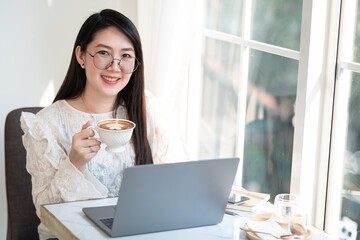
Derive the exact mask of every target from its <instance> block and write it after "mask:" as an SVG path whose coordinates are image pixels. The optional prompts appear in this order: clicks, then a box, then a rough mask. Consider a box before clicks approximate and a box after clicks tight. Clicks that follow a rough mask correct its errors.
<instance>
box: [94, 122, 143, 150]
mask: <svg viewBox="0 0 360 240" xmlns="http://www.w3.org/2000/svg"><path fill="white" fill-rule="evenodd" d="M135 127H136V124H135V123H133V122H132V121H130V120H127V119H105V120H101V121H98V122H97V123H96V124H95V126H91V127H90V128H91V129H93V130H94V131H95V132H97V133H98V135H99V137H100V138H99V139H98V140H99V141H101V142H102V143H105V144H106V148H105V150H106V151H108V152H122V151H124V149H125V148H124V145H125V144H127V143H128V142H129V141H130V139H131V136H132V133H133V130H134V128H135Z"/></svg>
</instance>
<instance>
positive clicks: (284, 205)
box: [274, 194, 299, 232]
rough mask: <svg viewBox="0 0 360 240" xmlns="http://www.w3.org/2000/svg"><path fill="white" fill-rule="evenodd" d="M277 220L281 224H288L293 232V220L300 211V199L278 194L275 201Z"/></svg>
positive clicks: (289, 229) (290, 195)
mask: <svg viewBox="0 0 360 240" xmlns="http://www.w3.org/2000/svg"><path fill="white" fill-rule="evenodd" d="M274 205H275V212H276V217H277V220H278V222H279V223H280V224H286V225H287V229H288V231H289V232H291V219H292V218H293V216H294V214H295V212H296V211H297V210H298V207H299V202H298V198H297V197H296V196H295V195H292V194H278V195H276V197H275V201H274Z"/></svg>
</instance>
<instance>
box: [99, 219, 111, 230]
mask: <svg viewBox="0 0 360 240" xmlns="http://www.w3.org/2000/svg"><path fill="white" fill-rule="evenodd" d="M100 221H101V222H102V223H103V224H105V226H107V227H108V228H110V229H112V225H113V222H114V218H102V219H100Z"/></svg>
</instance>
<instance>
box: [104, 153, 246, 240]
mask: <svg viewBox="0 0 360 240" xmlns="http://www.w3.org/2000/svg"><path fill="white" fill-rule="evenodd" d="M238 163H239V158H226V159H212V160H200V161H191V162H181V163H172V164H158V165H142V166H135V167H131V168H127V169H125V170H124V176H123V181H122V184H121V188H120V192H119V199H118V204H117V207H116V211H115V219H114V222H113V226H112V232H111V235H112V236H114V237H119V236H127V235H134V234H141V233H150V232H158V231H166V230H173V229H181V228H189V227H198V226H205V225H212V224H217V223H219V222H221V221H222V218H223V215H224V211H225V207H226V204H227V200H228V196H229V194H230V190H231V186H232V184H233V181H234V177H235V174H236V170H237V167H238Z"/></svg>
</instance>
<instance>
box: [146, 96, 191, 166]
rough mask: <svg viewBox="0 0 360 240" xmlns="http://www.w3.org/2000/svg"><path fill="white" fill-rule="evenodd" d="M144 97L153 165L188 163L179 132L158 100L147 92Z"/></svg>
mask: <svg viewBox="0 0 360 240" xmlns="http://www.w3.org/2000/svg"><path fill="white" fill-rule="evenodd" d="M145 95H146V110H147V124H148V128H147V129H148V140H149V144H150V148H151V151H152V155H153V161H154V163H155V164H157V163H172V162H183V161H188V160H189V156H188V153H187V150H186V147H185V144H184V141H183V139H182V137H181V134H180V131H178V128H176V126H173V125H172V124H171V122H170V121H169V120H168V118H167V117H166V116H167V115H166V114H164V110H163V108H162V107H161V104H160V102H159V100H158V99H157V98H156V97H155V96H153V95H152V94H151V93H150V92H149V91H146V92H145Z"/></svg>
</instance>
